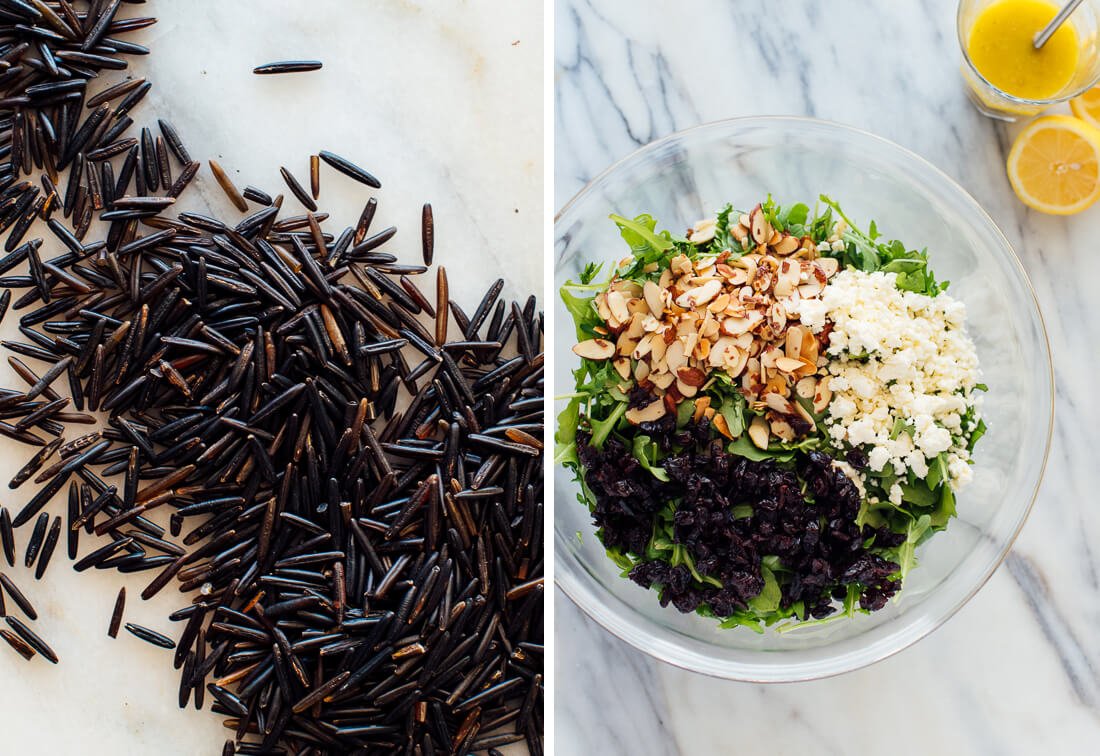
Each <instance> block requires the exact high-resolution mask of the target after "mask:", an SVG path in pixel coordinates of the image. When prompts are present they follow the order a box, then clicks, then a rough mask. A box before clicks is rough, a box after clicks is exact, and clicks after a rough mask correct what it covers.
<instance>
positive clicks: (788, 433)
mask: <svg viewBox="0 0 1100 756" xmlns="http://www.w3.org/2000/svg"><path fill="white" fill-rule="evenodd" d="M768 426H769V427H770V428H771V431H772V433H773V434H774V435H775V436H776V437H777V438H779V439H780V440H782V441H786V442H787V443H790V442H791V441H794V428H792V427H791V424H790V423H788V422H787V421H786V420H784V419H783V418H782V417H779V416H778V415H777V416H775V417H772V418H771V419H770V422H769V423H768Z"/></svg>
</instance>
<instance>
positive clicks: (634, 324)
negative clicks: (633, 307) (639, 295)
mask: <svg viewBox="0 0 1100 756" xmlns="http://www.w3.org/2000/svg"><path fill="white" fill-rule="evenodd" d="M631 301H632V302H640V301H642V300H640V299H632V300H631ZM645 319H646V316H645V315H643V314H642V313H640V312H636V313H634V314H633V315H631V316H630V323H629V324H628V325H627V327H626V330H625V331H623V333H625V334H626V335H627V336H629V337H630V338H632V339H640V338H642V335H643V334H644V333H645Z"/></svg>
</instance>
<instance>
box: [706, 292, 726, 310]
mask: <svg viewBox="0 0 1100 756" xmlns="http://www.w3.org/2000/svg"><path fill="white" fill-rule="evenodd" d="M729 305H730V294H729V292H728V291H725V292H722V293H721V294H719V295H718V296H717V297H715V298H714V299H713V300H712V301H711V303H710V304H708V305H707V310H709V311H710V312H722V310H724V309H726V308H727V307H729Z"/></svg>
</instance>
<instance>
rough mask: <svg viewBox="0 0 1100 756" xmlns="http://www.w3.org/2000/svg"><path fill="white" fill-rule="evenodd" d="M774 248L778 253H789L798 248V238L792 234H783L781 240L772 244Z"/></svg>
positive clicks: (784, 254)
mask: <svg viewBox="0 0 1100 756" xmlns="http://www.w3.org/2000/svg"><path fill="white" fill-rule="evenodd" d="M772 249H773V250H774V251H775V254H777V255H783V256H786V255H789V254H792V253H793V252H794V251H795V250H797V249H798V239H797V238H795V237H793V236H791V235H790V234H783V235H782V236H781V237H779V241H777V242H775V243H773V244H772Z"/></svg>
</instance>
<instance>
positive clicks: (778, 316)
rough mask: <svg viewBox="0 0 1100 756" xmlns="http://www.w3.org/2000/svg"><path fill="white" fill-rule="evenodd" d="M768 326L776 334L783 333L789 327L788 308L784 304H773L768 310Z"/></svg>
mask: <svg viewBox="0 0 1100 756" xmlns="http://www.w3.org/2000/svg"><path fill="white" fill-rule="evenodd" d="M768 325H770V326H771V328H772V330H773V331H774V332H775V333H776V334H780V333H782V332H783V329H784V328H786V327H787V308H786V307H784V306H783V303H782V302H773V303H772V305H771V307H769V308H768Z"/></svg>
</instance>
